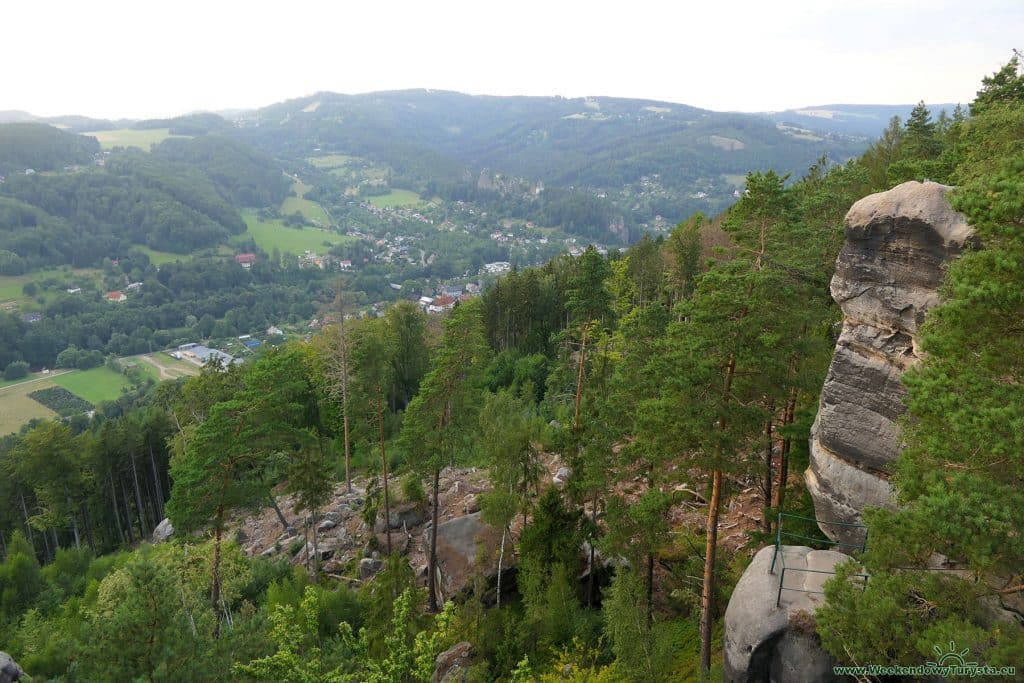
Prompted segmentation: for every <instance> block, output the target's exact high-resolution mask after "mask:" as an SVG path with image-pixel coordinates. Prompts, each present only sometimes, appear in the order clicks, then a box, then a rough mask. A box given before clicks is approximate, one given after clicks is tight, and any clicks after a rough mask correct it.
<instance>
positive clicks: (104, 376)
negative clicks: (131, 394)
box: [53, 367, 131, 405]
mask: <svg viewBox="0 0 1024 683" xmlns="http://www.w3.org/2000/svg"><path fill="white" fill-rule="evenodd" d="M53 383H54V384H56V385H57V386H61V387H64V388H65V389H67V390H68V391H70V392H71V393H72V394H75V395H76V396H81V397H82V398H84V399H85V400H86V401H88V402H89V403H93V404H97V405H98V404H100V403H102V402H103V401H112V400H114V399H115V398H117V397H118V396H120V395H121V388H122V387H127V386H130V384H131V383H130V382H129V381H128V378H127V377H125V376H124V375H122V374H121V373H119V372H114V371H113V370H111V369H110V368H107V367H98V368H93V369H92V370H81V371H78V372H69V373H67V374H66V375H60V376H59V377H55V378H53Z"/></svg>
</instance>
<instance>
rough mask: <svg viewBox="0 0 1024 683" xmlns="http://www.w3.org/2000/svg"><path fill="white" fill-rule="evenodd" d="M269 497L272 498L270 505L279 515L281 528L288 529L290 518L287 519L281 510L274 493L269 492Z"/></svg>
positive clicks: (278, 519)
mask: <svg viewBox="0 0 1024 683" xmlns="http://www.w3.org/2000/svg"><path fill="white" fill-rule="evenodd" d="M267 497H268V498H270V507H272V508H274V513H275V514H276V515H277V521H279V522H281V529H282V530H284V531H288V520H287V519H285V516H284V513H283V512H281V507H280V506H279V505H278V504H277V499H276V498H274V494H273V493H268V494H267Z"/></svg>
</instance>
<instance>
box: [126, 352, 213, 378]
mask: <svg viewBox="0 0 1024 683" xmlns="http://www.w3.org/2000/svg"><path fill="white" fill-rule="evenodd" d="M136 358H138V359H139V360H141V361H145V362H146V363H149V364H150V365H152V366H153V367H155V368H156V369H157V370H159V371H160V379H178V378H179V377H185V376H187V375H198V374H199V370H198V368H197V369H196V371H195V372H188V371H187V370H185V369H184V368H180V367H168V366H166V365H164V364H163V363H161V362H160V361H159V360H158V359H157V357H156V355H155V354H148V353H147V354H145V355H142V356H136Z"/></svg>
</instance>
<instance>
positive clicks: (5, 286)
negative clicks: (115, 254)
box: [0, 268, 103, 302]
mask: <svg viewBox="0 0 1024 683" xmlns="http://www.w3.org/2000/svg"><path fill="white" fill-rule="evenodd" d="M102 276H103V271H101V270H98V269H96V268H77V269H74V270H72V269H70V268H69V269H67V270H63V269H57V268H50V269H48V270H37V271H35V272H32V273H29V274H27V275H0V302H4V301H23V300H26V299H28V298H29V297H27V296H25V294H24V293H23V292H22V291H21V288H22V287H24V286H25V284H26V283H28V282H36V283H39V282H42V281H43V280H46V279H48V278H57V279H58V280H63V281H65V282H67V283H68V284H76V285H79V286H81V285H82V284H83V283H85V282H86V281H87V280H92V281H94V282H99V281H100V280H101V279H102ZM40 289H41V288H40Z"/></svg>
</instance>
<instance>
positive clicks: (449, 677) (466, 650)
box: [430, 641, 473, 683]
mask: <svg viewBox="0 0 1024 683" xmlns="http://www.w3.org/2000/svg"><path fill="white" fill-rule="evenodd" d="M472 657H473V646H472V645H471V644H470V643H467V642H466V641H462V642H461V643H456V644H455V645H452V646H451V647H450V648H448V649H447V650H445V651H444V652H442V653H441V654H439V655H438V656H437V659H436V660H435V661H434V675H433V676H431V678H430V680H431V683H455V682H456V681H460V682H463V681H465V680H466V673H467V671H468V669H469V664H470V659H471V658H472Z"/></svg>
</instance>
